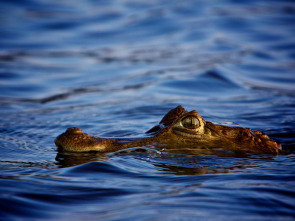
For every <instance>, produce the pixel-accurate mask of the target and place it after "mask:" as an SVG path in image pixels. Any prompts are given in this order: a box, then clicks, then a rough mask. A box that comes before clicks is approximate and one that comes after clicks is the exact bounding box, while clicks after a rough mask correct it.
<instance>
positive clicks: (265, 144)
mask: <svg viewBox="0 0 295 221" xmlns="http://www.w3.org/2000/svg"><path fill="white" fill-rule="evenodd" d="M146 134H147V136H145V137H141V138H102V137H95V136H92V135H89V134H87V133H84V132H83V131H82V130H81V129H80V128H77V127H72V128H68V129H67V130H66V131H65V132H64V133H62V134H61V135H59V136H58V137H57V138H56V139H55V144H56V146H57V148H58V151H59V152H65V151H68V152H90V151H97V152H114V151H117V150H121V149H127V148H132V147H143V146H154V147H159V148H167V149H169V148H174V149H177V148H178V149H185V148H187V149H207V150H208V149H209V150H219V151H230V152H244V153H258V154H259V153H266V154H273V155H276V154H278V153H280V152H282V146H281V145H280V144H278V143H277V142H275V141H274V140H271V139H270V138H269V137H268V136H267V135H266V134H264V133H262V132H261V131H253V130H251V129H249V128H242V127H235V126H224V125H217V124H214V123H212V122H209V121H205V120H204V119H203V118H202V117H201V116H200V115H199V114H198V112H197V111H196V110H193V111H190V112H189V111H187V110H186V109H185V108H184V107H182V106H177V107H176V108H174V109H172V110H170V111H169V112H168V113H167V114H166V115H165V116H164V117H163V119H162V120H161V121H160V123H159V124H158V125H156V126H154V127H153V128H151V129H150V130H148V131H147V132H146Z"/></svg>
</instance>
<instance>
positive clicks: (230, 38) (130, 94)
mask: <svg viewBox="0 0 295 221" xmlns="http://www.w3.org/2000/svg"><path fill="white" fill-rule="evenodd" d="M210 3H211V2H210ZM210 3H208V2H207V1H203V0H198V1H166V0H160V1H159V0H157V1H156V0H151V1H148V2H143V1H131V0H124V1H116V0H114V1H74V3H73V2H69V1H64V0H59V1H56V0H53V1H50V2H46V1H40V0H26V1H16V0H11V1H6V2H3V3H1V7H0V24H1V34H0V150H1V157H0V170H1V173H0V178H1V179H0V195H1V196H0V198H1V200H0V208H1V209H0V217H1V218H2V219H4V220H5V219H6V220H14V219H22V218H25V219H30V220H31V219H41V218H42V219H59V220H62V219H64V220H67V219H69V217H70V218H76V219H86V220H93V219H103V220H108V219H110V220H119V219H126V220H145V219H147V220H178V219H185V220H195V219H205V220H212V219H214V220H216V219H217V220H224V219H232V220H237V219H244V220H269V219H272V220H282V219H284V220H288V219H290V220H291V219H293V218H294V209H295V208H294V201H295V200H294V194H295V193H294V188H295V186H294V181H295V180H294V177H295V176H294V162H295V161H294V154H293V152H294V147H295V146H294V134H295V133H294V103H295V102H294V101H295V99H294V95H295V93H294V83H295V78H294V70H295V66H294V58H295V50H294V49H295V47H294V37H293V36H294V34H295V29H294V27H295V26H294V24H295V7H294V4H293V2H292V1H287V0H283V1H271V2H270V1H264V0H259V1H250V0H247V1H230V0H228V1H222V2H221V1H214V2H213V4H210ZM179 104H181V105H183V106H184V107H185V108H186V109H188V110H195V109H196V110H198V112H199V113H200V115H202V116H204V118H205V119H206V120H209V121H212V122H214V123H219V124H224V125H235V126H236V125H238V126H242V127H249V128H252V129H254V130H261V131H263V132H264V133H266V134H268V135H269V136H270V137H271V138H272V139H275V140H276V141H278V142H280V143H281V144H282V145H283V148H284V149H285V150H288V151H289V152H290V154H287V155H279V156H269V155H237V154H233V153H227V152H216V153H208V152H204V151H203V152H196V151H195V150H194V151H189V150H171V151H168V150H165V151H161V150H155V149H154V148H152V147H140V148H134V149H130V150H124V151H118V152H115V153H108V154H100V153H83V154H82V153H80V154H75V153H67V154H66V153H63V154H58V153H57V152H56V147H55V146H54V143H53V140H54V138H55V137H56V136H57V135H58V134H60V133H62V132H63V131H65V129H66V128H68V127H72V126H78V127H80V128H82V129H83V130H84V131H87V133H89V134H93V135H95V136H106V137H140V136H143V133H142V132H143V131H147V130H148V129H150V128H151V127H152V126H154V125H155V124H156V123H157V122H159V120H160V119H161V118H162V116H163V114H165V113H167V111H168V110H170V109H171V108H173V107H175V106H177V105H179Z"/></svg>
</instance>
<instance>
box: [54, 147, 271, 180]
mask: <svg viewBox="0 0 295 221" xmlns="http://www.w3.org/2000/svg"><path fill="white" fill-rule="evenodd" d="M118 158H120V161H122V162H123V165H121V166H122V167H125V168H126V166H127V170H128V167H129V164H128V162H129V161H134V160H137V161H139V162H142V161H143V162H146V163H148V164H151V165H153V167H154V168H155V170H156V171H154V173H161V174H167V175H178V176H184V175H204V174H219V173H234V172H239V171H241V170H245V169H246V168H248V169H249V168H254V167H257V164H258V165H259V164H260V162H263V161H266V160H268V161H272V160H274V159H275V156H273V155H267V154H246V153H233V152H227V151H212V150H179V149H178V150H176V149H174V150H168V151H159V150H156V149H154V148H147V147H138V148H130V149H126V150H120V151H117V152H113V153H98V152H89V153H69V152H68V153H58V154H57V155H56V158H55V159H56V161H57V165H58V166H59V167H60V168H67V167H75V166H78V165H81V166H82V167H83V164H85V165H86V164H87V163H89V162H96V161H99V162H111V161H112V160H113V159H118ZM122 159H123V160H122ZM129 169H130V170H133V171H134V170H135V171H137V172H141V168H134V167H129ZM151 172H152V171H151ZM152 173H153V172H152Z"/></svg>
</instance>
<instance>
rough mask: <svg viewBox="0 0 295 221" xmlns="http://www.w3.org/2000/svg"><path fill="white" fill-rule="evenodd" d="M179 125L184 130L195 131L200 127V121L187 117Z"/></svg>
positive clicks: (193, 117)
mask: <svg viewBox="0 0 295 221" xmlns="http://www.w3.org/2000/svg"><path fill="white" fill-rule="evenodd" d="M181 124H182V126H183V127H184V128H186V129H191V130H192V129H197V128H199V127H200V125H201V124H200V121H199V119H198V118H197V117H195V116H187V117H185V118H183V119H182V120H181Z"/></svg>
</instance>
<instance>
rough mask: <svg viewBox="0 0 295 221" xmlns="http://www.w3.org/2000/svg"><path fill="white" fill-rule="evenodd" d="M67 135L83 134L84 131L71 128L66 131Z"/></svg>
mask: <svg viewBox="0 0 295 221" xmlns="http://www.w3.org/2000/svg"><path fill="white" fill-rule="evenodd" d="M66 133H67V134H83V130H81V129H80V128H78V127H70V128H68V129H67V131H66Z"/></svg>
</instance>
